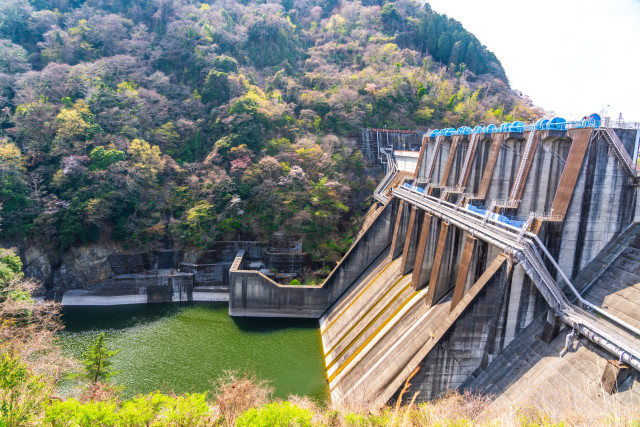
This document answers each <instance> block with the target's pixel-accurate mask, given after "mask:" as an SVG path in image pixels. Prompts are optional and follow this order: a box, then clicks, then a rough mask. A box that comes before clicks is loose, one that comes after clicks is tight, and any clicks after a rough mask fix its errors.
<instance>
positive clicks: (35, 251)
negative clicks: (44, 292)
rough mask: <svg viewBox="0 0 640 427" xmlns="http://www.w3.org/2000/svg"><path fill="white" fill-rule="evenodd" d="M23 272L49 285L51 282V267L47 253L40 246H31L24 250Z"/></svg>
mask: <svg viewBox="0 0 640 427" xmlns="http://www.w3.org/2000/svg"><path fill="white" fill-rule="evenodd" d="M24 266H25V268H24V272H25V275H26V276H27V277H31V278H33V279H34V280H37V281H38V282H40V283H43V284H45V285H50V284H51V283H52V279H53V277H52V273H53V268H52V267H51V262H50V261H49V257H48V256H47V254H46V253H45V252H44V251H42V250H41V249H40V248H37V247H35V246H31V247H29V248H27V250H26V251H25V252H24Z"/></svg>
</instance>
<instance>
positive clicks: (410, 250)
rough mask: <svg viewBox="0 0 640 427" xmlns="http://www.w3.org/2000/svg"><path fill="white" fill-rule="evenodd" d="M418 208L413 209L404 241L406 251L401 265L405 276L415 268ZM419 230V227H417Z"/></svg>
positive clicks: (403, 251)
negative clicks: (415, 229) (415, 236)
mask: <svg viewBox="0 0 640 427" xmlns="http://www.w3.org/2000/svg"><path fill="white" fill-rule="evenodd" d="M417 210H418V208H416V207H415V206H412V207H411V215H410V216H409V225H408V226H407V235H406V238H405V240H404V249H403V250H402V263H401V265H400V272H401V274H402V275H403V276H404V275H405V274H407V273H408V272H409V271H410V270H411V269H412V268H413V262H412V260H411V258H413V257H412V254H413V255H414V256H415V239H414V234H415V233H414V232H413V231H414V224H415V222H416V211H417ZM416 228H417V227H416ZM407 261H408V262H407Z"/></svg>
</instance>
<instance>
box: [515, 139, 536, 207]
mask: <svg viewBox="0 0 640 427" xmlns="http://www.w3.org/2000/svg"><path fill="white" fill-rule="evenodd" d="M529 132H533V131H529ZM529 132H525V136H524V138H525V140H528V138H529V135H528V134H529ZM539 142H540V135H539V134H538V135H534V136H533V141H532V143H531V150H530V151H529V154H528V155H527V157H526V158H524V157H523V158H522V159H520V164H519V165H518V169H516V170H517V171H518V172H516V173H519V171H520V170H521V169H522V179H521V180H520V183H519V184H518V188H515V185H516V183H515V182H514V183H513V185H514V187H513V188H511V191H510V192H509V194H515V197H514V199H516V200H520V196H522V190H523V189H524V186H525V184H526V182H527V176H528V175H529V170H530V169H531V164H532V163H533V158H534V156H535V155H536V149H537V148H538V143H539ZM518 203H520V202H518Z"/></svg>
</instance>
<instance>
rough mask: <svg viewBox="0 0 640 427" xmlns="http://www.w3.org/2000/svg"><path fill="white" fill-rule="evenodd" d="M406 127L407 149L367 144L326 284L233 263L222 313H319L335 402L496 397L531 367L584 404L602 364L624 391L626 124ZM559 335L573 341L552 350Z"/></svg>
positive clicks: (629, 358) (631, 135)
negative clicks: (363, 170) (372, 156)
mask: <svg viewBox="0 0 640 427" xmlns="http://www.w3.org/2000/svg"><path fill="white" fill-rule="evenodd" d="M376 132H377V133H378V134H377V135H378V136H377V137H376V138H377V139H376V141H378V140H379V135H380V130H376ZM403 132H404V133H399V134H398V135H409V134H410V135H411V137H412V138H414V139H412V141H414V142H413V143H412V144H407V143H406V137H405V142H403V140H402V138H401V137H400V136H398V138H395V137H394V136H393V130H385V138H386V140H387V141H390V142H389V143H387V144H381V145H380V146H378V147H376V149H377V150H379V153H380V158H381V159H383V160H384V162H383V163H384V165H385V167H386V172H387V173H386V175H385V177H384V178H383V180H382V181H381V183H380V185H379V186H378V187H377V188H376V191H375V194H374V197H375V200H376V202H375V203H376V204H377V206H376V207H374V208H372V209H371V210H370V212H369V214H368V216H367V219H366V220H365V223H364V224H366V226H365V227H364V230H363V231H362V232H361V233H360V235H359V238H358V239H357V240H356V242H355V243H354V245H353V246H352V248H351V249H350V251H349V253H348V254H347V255H346V256H345V258H344V260H343V261H341V263H339V264H338V266H337V267H336V268H335V269H334V271H333V272H332V273H331V275H330V276H329V278H328V279H327V280H326V281H325V282H324V284H323V285H322V286H320V287H316V288H313V289H301V288H300V287H298V288H296V289H291V287H287V286H282V285H278V284H275V283H268V282H266V281H265V280H264V279H260V278H259V274H258V273H256V272H251V271H248V270H244V269H243V268H242V262H241V261H242V260H241V259H240V260H239V261H238V263H236V267H232V270H231V272H230V282H231V292H230V295H231V297H230V312H231V313H232V314H234V310H236V311H235V314H236V315H238V314H240V313H251V315H265V316H277V315H292V314H295V313H298V315H299V316H301V315H304V313H307V317H313V316H315V317H318V318H319V319H320V330H321V336H322V343H323V349H324V357H325V364H326V370H327V381H328V384H329V389H330V393H331V399H332V401H333V403H334V404H336V405H343V406H362V405H364V406H382V405H385V404H389V403H391V402H395V401H396V400H397V399H410V398H411V397H413V396H416V398H417V400H419V401H420V400H429V399H432V398H435V397H437V396H439V395H441V394H442V393H445V392H446V391H447V390H450V389H456V388H461V389H469V390H477V391H481V392H487V393H490V394H491V393H494V394H496V400H495V404H496V405H497V404H500V403H501V402H502V403H508V402H514V401H516V400H517V399H518V398H519V397H521V396H524V395H526V394H527V392H526V388H527V386H526V384H527V379H528V381H532V378H533V377H532V375H533V376H535V377H536V378H537V377H538V376H539V377H540V379H539V380H538V381H535V382H531V390H538V391H541V390H543V389H544V388H545V387H547V386H549V385H550V384H551V385H553V384H554V381H556V382H557V384H558V387H560V388H562V387H565V386H567V384H568V383H567V381H568V382H569V383H570V382H571V381H575V382H577V383H579V384H581V385H584V387H586V388H585V390H586V389H587V388H588V390H591V391H590V392H588V393H587V392H585V393H583V394H584V396H586V397H585V399H587V400H585V401H589V400H591V401H593V399H597V396H599V394H598V393H599V392H598V390H600V391H602V390H601V389H602V387H601V385H600V382H599V381H598V379H599V378H602V375H603V372H602V369H603V367H604V366H608V364H611V363H613V362H612V361H615V362H616V363H618V365H619V366H623V367H627V368H624V369H629V370H628V371H625V370H624V369H622V368H620V369H622V371H624V372H632V374H631V375H630V376H629V377H628V378H631V379H628V378H625V379H624V381H626V383H625V384H627V386H628V388H629V387H631V388H630V389H633V387H632V386H631V385H633V381H636V378H637V377H638V375H637V371H638V370H640V340H639V339H638V337H640V310H637V308H638V307H637V304H636V303H635V301H638V302H640V290H638V288H637V287H636V284H637V283H638V282H640V280H638V279H640V262H635V261H633V259H634V258H633V256H634V255H640V238H636V237H633V238H632V237H629V235H630V234H634V233H635V234H634V235H640V228H639V227H640V226H637V225H634V224H635V223H638V222H640V210H639V209H638V206H639V202H638V194H637V192H638V185H637V180H638V178H637V174H636V171H635V168H633V167H632V165H633V164H634V162H635V160H636V159H635V155H632V154H630V153H634V152H635V151H636V150H637V145H638V140H639V139H640V138H638V136H639V135H638V134H639V131H638V129H636V128H630V127H623V128H616V129H611V128H603V127H600V123H599V121H597V120H595V119H593V118H589V119H586V120H583V121H581V122H574V123H567V122H565V121H563V120H562V119H553V120H546V121H545V120H542V121H539V122H536V123H535V124H531V125H525V124H523V123H521V122H515V123H514V124H511V125H502V126H501V127H500V128H499V129H497V128H495V127H491V126H488V127H484V128H482V127H476V128H475V129H473V130H471V129H470V128H460V129H458V130H456V129H445V130H442V131H427V132H423V133H422V134H420V133H419V132H415V133H407V132H406V131H403ZM365 134H366V132H363V138H364V137H365V136H364V135H365ZM366 137H367V138H368V141H371V140H372V139H373V138H372V137H371V135H367V136H366ZM419 139H421V141H422V142H421V144H419V146H418V144H417V143H416V141H417V140H419ZM453 195H455V196H456V197H455V198H454V197H453ZM634 239H635V240H634ZM638 259H640V257H638ZM234 268H235V270H234ZM613 271H615V272H616V273H615V274H614V273H613ZM622 272H623V273H622ZM618 276H620V277H623V278H624V279H617V277H618ZM234 289H235V290H236V292H234ZM234 300H235V301H237V302H234ZM303 309H304V310H303ZM296 310H297V311H296ZM305 310H306V311H305ZM570 331H574V334H575V336H577V337H579V338H578V339H577V340H576V342H579V346H578V347H576V346H573V347H572V348H570V349H569V351H568V352H567V353H566V354H564V355H563V356H561V355H560V351H559V350H558V348H559V346H561V344H562V340H566V337H567V335H568V334H569V332H570ZM571 336H574V335H571ZM561 347H564V346H561ZM574 347H575V348H574ZM560 350H562V348H560ZM521 355H525V356H521ZM550 358H551V359H552V360H550ZM547 365H549V366H550V367H548V370H545V366H547ZM616 369H618V368H616ZM618 370H619V369H618ZM552 372H555V374H556V375H555V376H554V375H550V374H549V373H552ZM616 372H618V371H616ZM542 373H544V374H545V375H542ZM616 375H617V374H616ZM574 377H575V378H574ZM563 379H564V380H563ZM620 379H621V380H622V376H620ZM614 380H617V377H615V378H614ZM562 381H565V382H562ZM629 384H631V385H629ZM621 387H622V385H621V384H619V387H618V390H619V393H620V396H621V397H620V399H622V400H624V399H628V398H629V399H633V396H632V397H628V396H629V395H626V394H625V395H624V396H623V394H624V393H623V391H624V390H623V388H624V387H622V388H621ZM401 390H405V391H406V393H404V394H403V393H401ZM636 390H637V387H636ZM607 395H608V391H607ZM594 396H595V397H594ZM612 399H616V397H615V396H614V397H612Z"/></svg>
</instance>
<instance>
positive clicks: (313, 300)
mask: <svg viewBox="0 0 640 427" xmlns="http://www.w3.org/2000/svg"><path fill="white" fill-rule="evenodd" d="M397 206H398V204H397V202H396V201H394V202H390V203H389V204H387V206H386V207H385V208H384V209H383V210H382V211H381V212H380V214H379V215H378V217H377V218H376V220H375V221H374V222H373V223H372V224H371V226H370V227H369V228H368V229H367V231H366V232H365V233H364V234H363V235H362V237H360V239H358V240H357V241H356V242H355V243H354V245H353V246H352V247H351V249H350V250H349V252H348V253H347V254H346V255H345V256H344V258H343V259H342V261H341V262H340V264H339V265H338V266H337V267H336V268H335V269H334V270H333V271H332V272H331V274H330V275H329V277H328V278H327V279H326V280H325V281H324V283H323V284H322V285H321V286H319V287H309V286H287V285H280V284H278V283H276V282H274V281H272V280H271V279H269V278H268V277H266V276H265V275H263V274H261V273H260V272H258V271H252V270H243V262H244V253H242V254H241V255H240V256H239V257H237V258H236V260H235V261H234V264H233V265H232V267H231V270H230V272H229V314H230V315H232V316H264V317H309V318H319V317H320V316H322V314H323V313H324V312H325V311H326V310H327V309H328V308H329V307H330V306H331V304H333V303H334V302H335V301H336V300H337V299H338V298H339V297H340V296H341V295H342V294H343V293H344V292H345V291H346V290H347V289H348V288H349V287H350V286H351V285H352V284H353V283H354V282H356V281H357V280H358V279H359V278H360V277H361V276H362V274H363V273H364V272H365V271H366V269H367V268H368V267H369V265H371V263H372V262H373V261H374V260H376V259H377V258H378V257H379V256H380V255H381V254H382V253H383V252H384V251H386V250H388V249H389V245H390V244H391V238H392V233H393V222H394V220H395V216H396V212H397Z"/></svg>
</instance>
